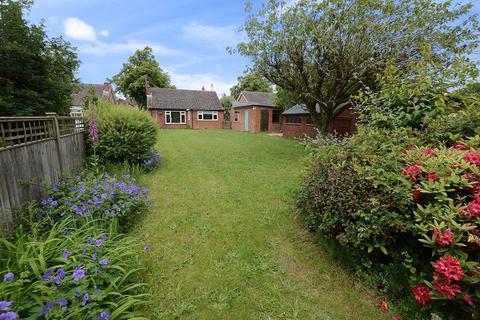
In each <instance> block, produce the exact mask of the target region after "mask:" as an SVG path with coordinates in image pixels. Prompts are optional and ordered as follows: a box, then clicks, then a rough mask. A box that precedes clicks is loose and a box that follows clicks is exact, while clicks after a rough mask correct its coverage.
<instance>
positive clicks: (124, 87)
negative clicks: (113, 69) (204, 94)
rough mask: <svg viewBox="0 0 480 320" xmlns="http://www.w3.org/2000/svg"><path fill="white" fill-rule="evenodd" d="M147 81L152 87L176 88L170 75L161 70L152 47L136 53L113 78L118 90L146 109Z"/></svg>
mask: <svg viewBox="0 0 480 320" xmlns="http://www.w3.org/2000/svg"><path fill="white" fill-rule="evenodd" d="M146 80H148V81H150V85H151V86H155V87H158V88H174V86H173V85H172V84H171V83H170V75H169V74H168V73H167V72H165V71H163V70H162V69H161V68H160V65H159V64H158V62H157V60H156V59H155V56H154V55H153V50H152V48H150V47H145V49H143V50H137V51H135V54H134V55H133V56H131V57H129V58H128V62H127V63H124V64H123V67H122V70H120V72H119V73H118V74H116V75H114V76H113V81H114V82H115V84H116V85H117V88H118V89H119V90H120V91H121V92H122V93H123V94H124V95H125V96H127V97H130V98H132V99H134V100H135V101H136V102H137V103H138V105H140V106H142V107H144V108H145V107H146V106H147V93H146V89H145V81H146Z"/></svg>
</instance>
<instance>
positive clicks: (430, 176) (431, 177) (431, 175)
mask: <svg viewBox="0 0 480 320" xmlns="http://www.w3.org/2000/svg"><path fill="white" fill-rule="evenodd" d="M425 178H426V179H427V180H428V181H432V182H435V181H438V179H439V178H438V174H436V173H435V172H432V173H429V174H427V175H426V176H425Z"/></svg>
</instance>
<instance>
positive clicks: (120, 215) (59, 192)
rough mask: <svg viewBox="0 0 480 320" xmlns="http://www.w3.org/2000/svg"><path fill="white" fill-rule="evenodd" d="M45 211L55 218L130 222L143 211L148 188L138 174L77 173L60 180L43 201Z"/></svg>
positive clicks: (126, 223)
mask: <svg viewBox="0 0 480 320" xmlns="http://www.w3.org/2000/svg"><path fill="white" fill-rule="evenodd" d="M41 205H42V207H43V210H44V212H45V213H46V214H47V215H48V216H50V217H53V218H54V220H58V219H61V218H63V217H65V216H69V215H71V216H75V217H79V218H93V219H98V218H101V219H102V220H107V221H108V220H112V219H113V218H116V219H119V221H120V223H121V225H128V224H129V223H130V222H132V220H133V218H134V217H137V216H138V215H139V214H140V213H142V212H144V211H145V210H146V209H147V207H148V205H149V202H148V191H147V189H146V188H144V187H140V186H138V185H137V184H136V181H135V178H133V177H131V176H129V175H124V176H121V177H117V176H110V175H109V174H106V173H105V174H102V175H94V174H87V175H85V176H75V177H70V178H67V179H65V180H63V181H61V182H59V183H57V184H56V185H55V186H54V187H53V188H52V190H51V192H50V193H49V197H48V198H47V199H45V200H43V201H42V202H41Z"/></svg>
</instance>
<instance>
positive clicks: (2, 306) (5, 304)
mask: <svg viewBox="0 0 480 320" xmlns="http://www.w3.org/2000/svg"><path fill="white" fill-rule="evenodd" d="M12 304H13V302H10V301H0V310H1V311H8V309H10V306H11V305H12Z"/></svg>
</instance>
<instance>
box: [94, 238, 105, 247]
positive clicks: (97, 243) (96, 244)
mask: <svg viewBox="0 0 480 320" xmlns="http://www.w3.org/2000/svg"><path fill="white" fill-rule="evenodd" d="M102 243H103V240H102V239H98V240H95V247H97V248H98V247H100V246H101V245H102Z"/></svg>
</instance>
